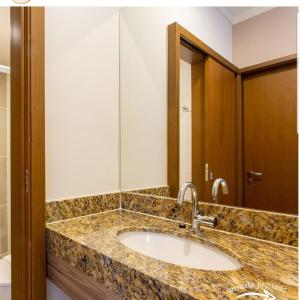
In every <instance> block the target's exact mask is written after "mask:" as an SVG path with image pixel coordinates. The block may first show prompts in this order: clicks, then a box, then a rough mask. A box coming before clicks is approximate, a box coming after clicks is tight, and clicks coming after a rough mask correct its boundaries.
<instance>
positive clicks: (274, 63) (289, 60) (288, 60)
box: [239, 54, 297, 75]
mask: <svg viewBox="0 0 300 300" xmlns="http://www.w3.org/2000/svg"><path fill="white" fill-rule="evenodd" d="M296 62H297V54H291V55H288V56H284V57H280V58H277V59H273V60H269V61H266V62H263V63H260V64H256V65H253V66H249V67H246V68H242V69H240V70H239V73H240V74H242V75H248V74H250V73H255V72H262V71H265V70H268V69H271V68H275V67H280V66H282V65H286V64H293V63H296Z"/></svg>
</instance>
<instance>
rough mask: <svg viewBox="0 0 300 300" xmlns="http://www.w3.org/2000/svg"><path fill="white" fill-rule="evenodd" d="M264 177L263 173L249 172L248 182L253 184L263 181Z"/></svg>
mask: <svg viewBox="0 0 300 300" xmlns="http://www.w3.org/2000/svg"><path fill="white" fill-rule="evenodd" d="M262 176H263V173H261V172H254V171H249V172H247V177H248V179H247V180H248V182H249V183H251V182H253V181H254V180H261V179H262Z"/></svg>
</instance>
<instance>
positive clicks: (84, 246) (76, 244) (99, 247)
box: [47, 210, 298, 299]
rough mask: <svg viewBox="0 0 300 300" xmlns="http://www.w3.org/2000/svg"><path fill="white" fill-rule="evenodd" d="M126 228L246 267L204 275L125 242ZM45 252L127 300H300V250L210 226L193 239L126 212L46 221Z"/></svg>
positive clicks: (168, 225)
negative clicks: (221, 254) (169, 237)
mask: <svg viewBox="0 0 300 300" xmlns="http://www.w3.org/2000/svg"><path fill="white" fill-rule="evenodd" d="M127 230H128V231H133V230H139V231H140V230H145V231H156V232H157V231H160V232H168V233H170V232H173V233H174V234H176V235H181V236H188V237H190V238H193V239H198V240H199V242H204V243H210V244H212V245H215V246H216V247H219V248H221V249H222V250H223V251H225V252H227V253H228V254H230V255H231V256H233V257H235V258H236V259H237V260H238V261H239V262H240V263H241V264H242V265H243V267H242V268H241V269H239V270H235V271H205V270H197V269H190V268H186V267H181V266H177V265H173V264H169V263H166V262H162V261H159V260H156V259H153V258H151V257H147V256H144V255H142V254H140V253H138V252H135V251H133V250H130V249H129V248H127V247H126V246H124V245H123V244H121V243H120V242H119V241H118V239H117V235H118V234H119V233H120V232H124V231H127ZM173 251H176V249H174V250H173ZM47 252H48V254H51V255H54V256H56V257H58V258H59V259H61V260H62V261H64V262H65V263H67V264H68V265H70V266H72V267H74V268H76V269H77V270H79V271H81V272H83V273H85V274H86V275H88V276H89V277H90V278H93V279H94V280H95V281H97V282H98V283H99V284H101V285H102V286H104V287H105V288H107V289H109V290H110V291H112V292H113V293H114V294H116V295H118V296H119V297H121V298H124V299H237V296H239V295H242V294H244V293H251V292H256V293H259V294H264V293H268V292H269V293H271V294H272V295H274V297H276V298H271V296H270V295H269V298H266V299H298V292H297V289H298V249H297V248H295V247H291V246H285V245H280V244H276V243H272V242H266V241H262V240H258V239H253V238H248V237H244V236H240V235H237V234H232V233H227V232H223V231H219V230H214V229H208V228H202V231H201V235H199V237H196V236H190V233H189V230H188V229H180V228H179V227H178V223H177V222H174V221H171V220H166V219H161V218H157V217H153V216H148V215H144V214H139V213H135V212H130V211H125V210H115V211H109V212H103V213H98V214H94V215H89V216H84V217H79V218H74V219H69V220H64V221H59V222H54V223H48V224H47ZM242 298H243V297H241V299H242ZM245 299H251V298H249V297H248V298H247V297H245ZM252 299H259V298H252Z"/></svg>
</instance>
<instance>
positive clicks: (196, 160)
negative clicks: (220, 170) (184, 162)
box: [167, 23, 242, 204]
mask: <svg viewBox="0 0 300 300" xmlns="http://www.w3.org/2000/svg"><path fill="white" fill-rule="evenodd" d="M208 57H211V58H213V59H214V60H215V61H217V62H218V63H220V64H221V65H222V66H224V67H226V68H227V69H229V70H231V71H232V72H233V73H234V74H236V89H237V95H239V88H238V87H239V84H240V76H239V69H238V68H237V67H236V66H235V65H233V64H232V63H231V62H229V61H228V60H226V59H225V58H224V57H223V56H221V55H219V54H218V53H217V52H215V51H214V50H213V49H211V48H210V47H208V46H207V45H206V44H205V43H204V42H202V41H201V40H200V39H199V38H197V37H196V36H195V35H193V34H192V33H190V32H189V31H188V30H187V29H185V28H184V27H182V26H181V25H180V24H178V23H173V24H170V25H169V26H168V150H167V157H168V158H167V161H168V168H167V182H168V186H169V191H170V196H171V197H177V193H178V189H179V181H180V180H179V178H180V167H179V166H180V161H179V160H180V136H179V132H180V127H179V126H180V107H179V105H180V90H179V86H180V81H179V80H180V59H183V60H185V61H187V62H189V63H191V64H192V107H193V109H192V162H193V164H192V181H193V182H194V183H195V184H196V186H198V189H199V196H200V199H201V201H203V200H205V197H204V195H205V190H206V188H205V177H206V175H205V151H199V150H200V149H201V147H202V146H201V145H204V144H205V134H204V131H205V129H204V127H205V126H204V122H205V107H204V97H205V96H204V85H205V82H204V61H205V59H207V58H208ZM237 97H238V96H237ZM199 99H201V100H202V99H203V101H199ZM199 116H201V117H200V118H199ZM237 122H239V121H238V120H237ZM236 133H237V134H238V132H236ZM196 137H197V138H196ZM199 137H200V138H199ZM236 147H239V144H238V143H237V144H236ZM237 152H239V151H237ZM199 153H201V155H199ZM236 168H237V170H235V172H236V173H237V174H240V173H241V172H240V168H241V159H237V162H236ZM240 181H242V178H240V176H237V178H236V184H235V186H236V187H237V191H236V193H237V195H240V194H241V193H242V191H240V190H239V186H241V185H240ZM236 198H238V199H240V197H236ZM236 204H239V203H236Z"/></svg>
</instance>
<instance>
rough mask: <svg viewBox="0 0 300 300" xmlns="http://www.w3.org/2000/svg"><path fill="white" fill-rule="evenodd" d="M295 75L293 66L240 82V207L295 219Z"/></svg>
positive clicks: (249, 76) (246, 77) (296, 197)
mask: <svg viewBox="0 0 300 300" xmlns="http://www.w3.org/2000/svg"><path fill="white" fill-rule="evenodd" d="M296 72H297V71H296V65H295V64H293V65H289V66H284V67H277V68H275V69H271V70H268V71H263V72H259V73H256V74H253V75H247V76H244V77H243V82H242V95H243V106H244V108H243V114H244V206H246V207H251V208H256V209H264V210H271V211H279V212H285V213H297V207H298V203H297V199H298V194H297V183H298V176H297V172H298V171H297V165H298V156H297V151H298V149H297V107H296V105H297V103H296V102H297V98H296V97H297V74H296ZM249 172H256V173H261V174H257V176H251V174H250V173H249ZM254 175H255V174H254Z"/></svg>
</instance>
